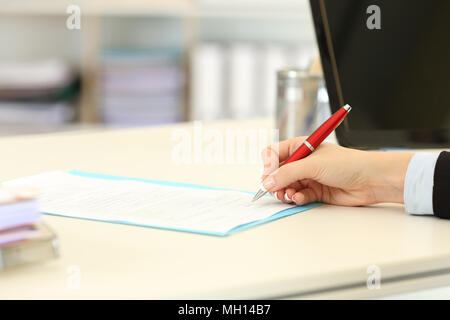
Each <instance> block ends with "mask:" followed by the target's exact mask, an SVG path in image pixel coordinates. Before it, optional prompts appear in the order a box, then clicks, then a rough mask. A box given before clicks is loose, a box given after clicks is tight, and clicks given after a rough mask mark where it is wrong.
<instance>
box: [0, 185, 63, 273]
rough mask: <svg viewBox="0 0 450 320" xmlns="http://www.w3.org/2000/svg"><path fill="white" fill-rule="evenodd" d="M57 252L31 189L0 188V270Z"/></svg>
mask: <svg viewBox="0 0 450 320" xmlns="http://www.w3.org/2000/svg"><path fill="white" fill-rule="evenodd" d="M57 256H58V245H57V238H56V235H55V234H54V233H53V232H52V231H51V230H50V229H49V228H48V227H47V226H46V225H45V224H43V223H42V222H41V221H40V213H39V208H38V202H37V200H36V198H35V192H34V191H32V190H15V189H0V270H3V269H7V268H10V267H13V266H16V265H20V264H25V263H31V262H36V261H41V260H46V259H49V258H54V257H57Z"/></svg>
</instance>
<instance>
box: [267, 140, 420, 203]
mask: <svg viewBox="0 0 450 320" xmlns="http://www.w3.org/2000/svg"><path fill="white" fill-rule="evenodd" d="M305 139H306V137H299V138H294V139H290V140H286V141H283V142H280V143H279V144H277V145H274V146H270V147H268V148H266V149H265V150H264V151H263V161H264V173H263V178H262V183H263V185H264V188H265V189H266V190H267V191H269V192H270V193H272V194H273V195H274V197H276V198H277V199H278V200H282V201H284V202H287V203H292V202H295V203H296V204H298V205H304V204H307V203H311V202H318V201H319V202H325V203H329V204H335V205H343V206H362V205H369V204H374V203H380V202H396V203H403V186H404V181H405V175H406V170H407V168H408V164H409V161H410V160H411V157H412V156H413V154H410V153H398V152H369V151H360V150H354V149H349V148H344V147H340V146H337V145H334V144H330V143H322V144H321V145H320V146H319V147H318V148H317V149H316V150H315V151H314V152H313V153H312V154H311V155H309V156H308V157H306V158H304V159H302V160H299V161H295V162H292V163H289V164H286V165H284V166H282V167H279V164H280V163H282V162H283V161H285V160H286V159H287V158H288V157H289V156H290V155H291V154H292V153H294V152H295V150H296V149H297V148H298V147H299V146H300V145H301V144H302V143H303V141H304V140H305Z"/></svg>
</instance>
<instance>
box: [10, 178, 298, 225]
mask: <svg viewBox="0 0 450 320" xmlns="http://www.w3.org/2000/svg"><path fill="white" fill-rule="evenodd" d="M3 185H4V186H14V187H19V186H20V187H22V186H23V187H33V188H38V189H39V190H40V198H39V200H40V210H41V211H42V212H45V213H52V214H58V215H63V216H69V217H77V218H87V219H96V220H103V221H115V222H126V223H132V224H139V225H146V226H155V227H163V228H169V229H182V230H190V231H200V232H215V233H226V232H227V231H229V230H231V229H233V228H234V227H237V226H239V225H242V224H246V223H249V222H253V221H257V220H261V219H264V218H267V217H269V216H271V215H273V214H275V213H277V212H279V211H281V210H284V209H287V208H291V207H292V205H288V204H284V203H281V202H279V201H275V199H273V198H272V197H263V198H261V199H259V200H258V201H256V202H254V203H252V202H251V199H252V197H253V195H252V194H248V193H244V192H240V191H222V190H211V189H199V188H191V187H183V186H166V185H161V184H153V183H147V182H140V181H132V180H108V179H98V178H88V177H82V176H77V175H74V174H70V173H66V172H62V171H53V172H48V173H42V174H39V175H35V176H30V177H25V178H20V179H16V180H13V181H9V182H5V183H3Z"/></svg>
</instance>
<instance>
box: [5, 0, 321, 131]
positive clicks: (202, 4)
mask: <svg viewBox="0 0 450 320" xmlns="http://www.w3.org/2000/svg"><path fill="white" fill-rule="evenodd" d="M72 4H75V5H78V6H79V7H80V9H81V29H80V30H76V29H74V30H69V29H68V28H67V26H66V20H67V19H68V17H69V15H70V14H69V13H66V10H67V7H68V6H70V5H72ZM0 40H1V41H0V135H12V134H23V133H36V132H51V131H61V130H73V129H83V128H92V127H99V126H110V127H129V126H144V125H159V124H167V123H175V122H180V121H191V120H216V119H230V118H251V117H268V116H271V115H273V113H274V108H275V91H276V83H275V79H276V75H275V72H276V70H277V69H280V68H282V67H285V66H295V67H301V68H307V67H308V66H309V64H310V63H311V60H312V57H313V56H314V55H316V54H317V49H316V43H315V38H314V31H313V25H312V19H311V13H310V8H309V1H308V0H130V1H120V0H86V1H76V0H74V1H65V0H20V1H17V0H0Z"/></svg>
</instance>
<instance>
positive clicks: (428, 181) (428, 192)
mask: <svg viewBox="0 0 450 320" xmlns="http://www.w3.org/2000/svg"><path fill="white" fill-rule="evenodd" d="M438 157H439V154H438V153H437V154H436V153H416V154H415V155H414V156H413V157H412V158H411V161H410V162H409V165H408V170H407V171H406V178H405V190H404V201H405V209H406V212H408V213H411V214H431V215H432V214H433V181H434V168H435V166H436V161H437V158H438Z"/></svg>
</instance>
